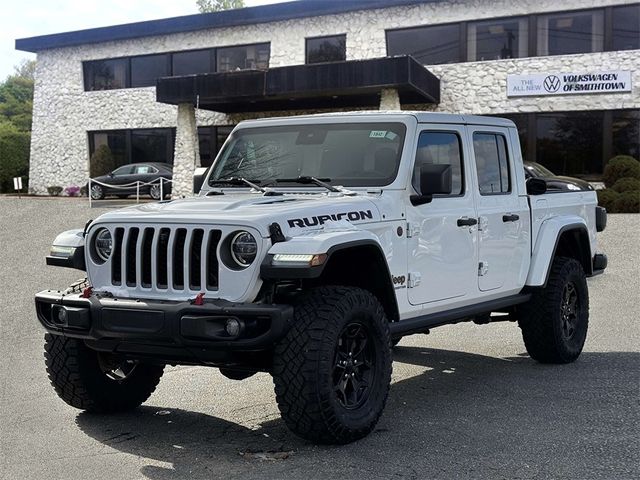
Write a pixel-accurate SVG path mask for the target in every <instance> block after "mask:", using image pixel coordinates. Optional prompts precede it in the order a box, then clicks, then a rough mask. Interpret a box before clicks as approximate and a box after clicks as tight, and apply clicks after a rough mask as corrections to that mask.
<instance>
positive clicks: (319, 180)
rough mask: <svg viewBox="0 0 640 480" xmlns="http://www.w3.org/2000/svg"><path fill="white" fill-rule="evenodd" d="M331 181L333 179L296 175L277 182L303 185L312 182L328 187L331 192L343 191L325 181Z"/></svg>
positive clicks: (279, 179)
mask: <svg viewBox="0 0 640 480" xmlns="http://www.w3.org/2000/svg"><path fill="white" fill-rule="evenodd" d="M330 181H331V179H330V178H316V177H308V176H302V177H296V178H278V179H277V180H276V182H278V183H286V182H291V183H301V184H302V185H309V184H310V183H313V184H315V185H318V186H319V187H324V188H326V189H327V190H329V191H330V192H338V193H343V192H342V190H340V189H339V188H336V187H334V186H333V185H329V184H328V183H325V182H330Z"/></svg>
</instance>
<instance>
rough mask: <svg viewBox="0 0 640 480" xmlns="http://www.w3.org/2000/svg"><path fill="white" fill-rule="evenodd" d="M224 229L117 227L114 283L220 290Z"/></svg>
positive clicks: (146, 287)
mask: <svg viewBox="0 0 640 480" xmlns="http://www.w3.org/2000/svg"><path fill="white" fill-rule="evenodd" d="M220 237H221V231H220V230H215V229H204V228H197V227H191V226H185V227H171V228H168V227H153V226H145V227H117V228H116V229H115V235H114V245H113V253H112V258H111V283H112V284H113V285H117V286H122V287H132V288H143V289H154V290H156V289H158V290H167V289H170V290H174V291H204V290H217V289H218V277H219V264H218V257H217V253H216V252H217V248H218V243H219V242H220Z"/></svg>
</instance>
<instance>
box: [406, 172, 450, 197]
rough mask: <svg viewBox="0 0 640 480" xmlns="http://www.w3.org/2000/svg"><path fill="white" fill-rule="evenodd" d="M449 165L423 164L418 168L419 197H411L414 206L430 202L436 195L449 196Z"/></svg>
mask: <svg viewBox="0 0 640 480" xmlns="http://www.w3.org/2000/svg"><path fill="white" fill-rule="evenodd" d="M451 172H452V170H451V165H434V164H429V163H427V164H424V165H422V166H421V167H420V195H411V203H412V204H413V205H414V206H418V205H423V204H425V203H429V202H431V200H433V196H434V195H436V194H445V195H446V194H449V193H451V189H452V188H453V181H452V175H451Z"/></svg>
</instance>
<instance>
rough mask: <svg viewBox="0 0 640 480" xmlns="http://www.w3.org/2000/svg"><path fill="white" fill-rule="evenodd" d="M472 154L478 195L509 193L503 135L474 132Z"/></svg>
mask: <svg viewBox="0 0 640 480" xmlns="http://www.w3.org/2000/svg"><path fill="white" fill-rule="evenodd" d="M473 152H474V154H475V157H476V171H477V172H478V188H479V189H480V195H495V194H504V193H509V192H511V178H510V175H509V158H508V156H507V140H506V138H505V137H504V135H500V134H498V133H479V132H475V133H474V134H473Z"/></svg>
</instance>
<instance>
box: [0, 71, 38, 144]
mask: <svg viewBox="0 0 640 480" xmlns="http://www.w3.org/2000/svg"><path fill="white" fill-rule="evenodd" d="M34 69H35V61H25V62H23V63H21V64H20V65H18V66H17V67H15V73H14V74H13V75H9V76H8V77H7V79H6V80H5V81H4V82H2V83H0V120H4V121H8V122H10V123H12V124H13V125H15V126H16V128H17V129H18V130H20V131H22V132H28V131H30V130H31V111H32V109H33V74H34Z"/></svg>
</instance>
